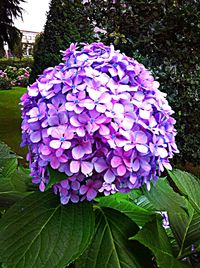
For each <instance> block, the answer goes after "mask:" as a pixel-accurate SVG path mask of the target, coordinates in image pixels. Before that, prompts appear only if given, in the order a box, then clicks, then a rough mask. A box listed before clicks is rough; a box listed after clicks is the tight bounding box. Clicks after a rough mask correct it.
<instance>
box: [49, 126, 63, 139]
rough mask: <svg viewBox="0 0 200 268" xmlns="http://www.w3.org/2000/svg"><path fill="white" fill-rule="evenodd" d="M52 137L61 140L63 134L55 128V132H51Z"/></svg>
mask: <svg viewBox="0 0 200 268" xmlns="http://www.w3.org/2000/svg"><path fill="white" fill-rule="evenodd" d="M51 136H52V137H53V138H56V139H60V138H61V137H62V134H61V133H60V131H59V130H58V129H57V128H53V130H52V131H51Z"/></svg>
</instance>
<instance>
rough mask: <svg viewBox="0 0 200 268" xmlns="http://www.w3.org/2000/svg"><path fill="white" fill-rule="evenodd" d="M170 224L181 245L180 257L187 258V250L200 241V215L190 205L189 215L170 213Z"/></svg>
mask: <svg viewBox="0 0 200 268" xmlns="http://www.w3.org/2000/svg"><path fill="white" fill-rule="evenodd" d="M168 215H169V222H170V226H171V228H172V231H173V234H174V237H175V238H176V240H177V242H178V244H179V253H178V257H179V258H181V257H182V256H185V254H186V252H187V248H188V247H190V251H191V246H192V245H193V244H194V243H195V242H196V241H197V240H199V239H200V214H198V213H197V212H196V211H195V210H194V209H193V207H192V206H191V205H190V204H189V203H188V213H186V212H185V213H184V212H181V213H173V212H172V211H170V212H169V213H168Z"/></svg>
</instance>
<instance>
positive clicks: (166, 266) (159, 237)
mask: <svg viewBox="0 0 200 268" xmlns="http://www.w3.org/2000/svg"><path fill="white" fill-rule="evenodd" d="M131 239H132V240H137V241H139V242H140V243H142V244H143V245H144V246H146V247H148V248H149V249H150V250H151V251H152V252H153V253H154V255H155V257H156V262H157V265H158V266H159V267H162V268H183V267H187V266H186V265H184V264H183V263H181V262H179V261H178V260H177V259H176V258H175V257H174V256H173V253H172V248H171V245H170V242H169V239H168V237H167V234H166V232H165V229H164V228H163V227H162V222H161V221H160V220H158V219H155V220H154V221H151V222H148V223H147V224H146V225H145V226H144V227H143V229H142V230H141V231H139V232H138V233H137V234H136V235H135V236H134V237H132V238H131Z"/></svg>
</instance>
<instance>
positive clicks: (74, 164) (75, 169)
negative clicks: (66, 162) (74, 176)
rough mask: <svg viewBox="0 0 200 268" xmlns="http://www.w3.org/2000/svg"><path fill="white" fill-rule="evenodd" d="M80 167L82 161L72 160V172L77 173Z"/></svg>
mask: <svg viewBox="0 0 200 268" xmlns="http://www.w3.org/2000/svg"><path fill="white" fill-rule="evenodd" d="M79 169H80V161H71V163H70V171H71V172H72V173H77V172H79Z"/></svg>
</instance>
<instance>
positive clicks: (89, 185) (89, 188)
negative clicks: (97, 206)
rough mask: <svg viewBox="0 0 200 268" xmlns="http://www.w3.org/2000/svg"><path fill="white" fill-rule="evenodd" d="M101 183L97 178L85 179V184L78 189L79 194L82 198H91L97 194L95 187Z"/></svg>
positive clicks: (98, 186)
mask: <svg viewBox="0 0 200 268" xmlns="http://www.w3.org/2000/svg"><path fill="white" fill-rule="evenodd" d="M101 184H102V183H101V181H99V180H94V181H93V180H87V181H86V184H85V185H82V186H81V187H80V189H79V192H80V194H81V195H83V198H82V199H85V198H86V199H87V200H88V201H91V200H93V199H94V198H95V197H96V196H97V189H99V188H100V187H101Z"/></svg>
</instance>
